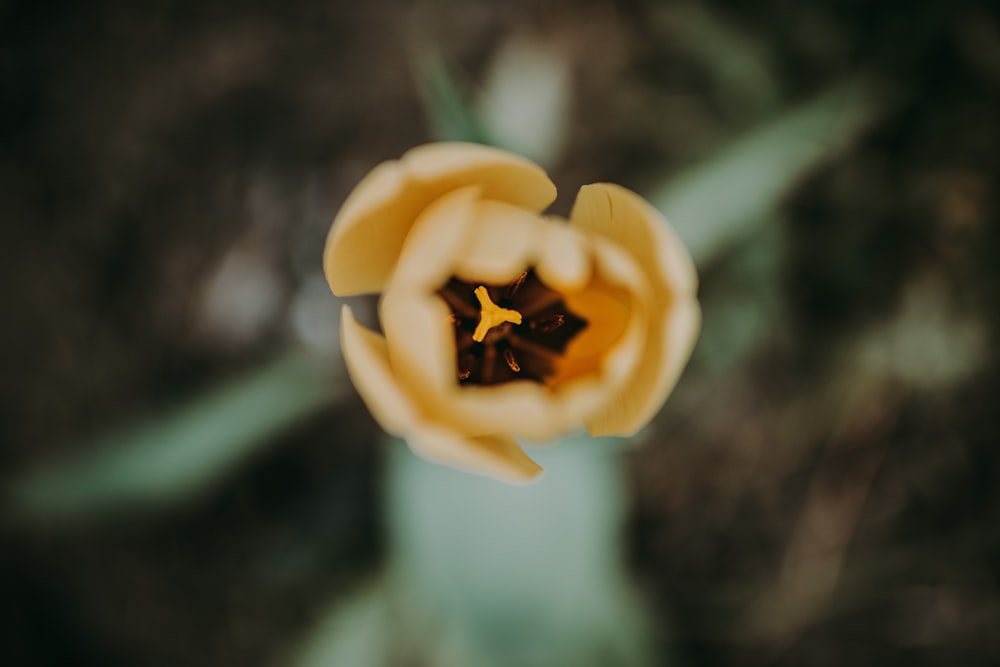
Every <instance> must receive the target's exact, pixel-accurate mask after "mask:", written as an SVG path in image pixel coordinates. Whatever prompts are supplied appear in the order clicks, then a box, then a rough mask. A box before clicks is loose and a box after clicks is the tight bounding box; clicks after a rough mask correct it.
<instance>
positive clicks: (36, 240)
mask: <svg viewBox="0 0 1000 667" xmlns="http://www.w3.org/2000/svg"><path fill="white" fill-rule="evenodd" d="M998 13H1000V12H998V11H997V9H996V6H995V3H991V2H987V1H986V0H982V1H976V0H965V1H959V2H953V3H947V4H946V3H939V2H931V1H927V2H906V3H903V2H860V1H859V2H829V3H819V2H811V3H809V2H807V3H802V2H788V1H777V0H766V1H761V2H754V3H739V2H726V1H723V0H714V1H711V2H706V3H698V4H693V3H667V2H665V3H657V2H652V1H648V2H643V1H635V2H628V1H621V2H580V3H571V2H559V1H553V2H540V3H532V2H504V3H499V2H498V3H488V2H458V1H450V0H441V1H433V2H422V3H412V2H375V3H360V2H355V3H347V2H325V3H321V2H304V1H292V2H285V3H277V2H243V3H232V4H230V5H228V6H227V5H223V4H220V3H183V2H173V3H168V2H150V3H134V2H124V1H122V2H116V1H112V0H96V1H91V2H77V3H72V2H62V3H37V2H17V1H6V2H0V203H2V209H0V216H2V226H0V229H2V237H0V239H2V242H0V267H2V281H0V290H2V293H0V295H2V302H3V305H4V308H3V309H4V312H5V313H6V316H5V317H4V325H3V327H2V328H0V332H2V334H0V336H2V338H0V340H2V343H3V346H2V349H3V357H4V362H3V376H4V382H3V383H2V389H3V392H4V393H3V397H2V401H0V410H2V415H0V423H2V424H3V448H2V450H0V481H2V482H4V484H5V485H11V488H13V486H15V485H16V484H17V482H18V480H20V479H22V478H23V477H24V476H26V475H29V474H31V473H33V471H37V470H43V469H46V467H48V466H54V465H58V464H59V462H61V461H64V460H69V459H72V458H73V457H77V456H81V455H83V454H86V452H87V451H89V450H90V449H91V448H94V447H95V445H94V444H93V443H95V442H98V443H99V442H101V440H102V438H104V434H105V433H107V432H109V431H111V430H114V429H117V428H119V427H120V426H121V425H122V424H142V423H145V422H146V421H149V420H155V419H156V418H157V416H158V415H160V414H162V413H163V412H164V411H165V410H168V409H172V408H173V407H175V406H177V405H181V404H187V402H189V401H190V400H197V398H194V399H192V398H191V397H197V396H200V395H202V393H203V392H204V391H206V390H207V389H208V388H211V387H213V386H216V385H217V384H219V383H220V382H227V381H232V379H233V378H240V377H244V374H246V373H250V372H253V369H255V368H258V367H260V366H261V365H262V364H265V363H266V362H268V361H269V360H271V359H273V358H275V357H277V356H280V355H281V354H282V353H283V351H284V350H287V349H289V348H296V347H301V346H303V345H308V344H311V342H313V341H312V338H310V336H314V335H315V326H313V328H311V329H310V328H309V327H306V326H305V325H303V324H302V321H303V320H302V318H303V317H305V316H304V315H303V312H308V311H309V308H310V305H315V307H316V308H326V309H330V308H332V307H333V306H331V304H332V303H333V301H332V299H333V297H332V296H329V295H328V294H327V293H325V292H324V291H323V289H324V288H322V276H321V268H320V258H321V253H322V244H323V241H324V238H325V235H326V232H327V229H328V227H329V222H330V220H331V219H332V217H333V215H334V214H335V213H336V210H337V208H338V207H339V205H340V203H341V202H342V200H343V198H344V197H345V196H346V194H347V192H348V191H349V190H350V188H351V187H352V186H353V185H354V184H355V183H356V182H357V181H358V180H359V179H360V178H361V176H363V175H364V173H366V172H367V171H368V170H369V169H370V168H371V167H372V166H374V165H375V164H376V163H377V162H379V161H381V160H384V159H389V158H393V157H396V156H398V155H400V154H401V153H403V152H404V151H405V150H406V149H407V148H409V147H411V146H414V145H417V144H420V143H423V142H425V141H429V140H432V139H433V138H434V137H435V134H434V131H433V130H432V124H431V122H430V121H431V119H432V117H433V106H434V104H435V101H434V100H435V98H434V95H433V92H432V93H428V86H427V85H426V84H425V83H424V82H423V81H424V80H423V79H422V77H423V76H425V75H423V74H421V72H422V70H421V67H420V65H419V63H420V56H419V54H421V53H423V52H424V51H425V50H427V49H433V50H434V52H435V53H437V54H439V55H440V58H441V60H442V62H444V63H446V65H447V67H448V70H449V71H450V72H451V75H452V77H453V81H454V84H455V87H456V88H457V90H458V91H459V93H460V95H461V96H463V97H464V98H465V99H473V98H474V97H475V95H476V94H477V91H478V90H479V89H480V88H481V86H482V85H483V81H484V79H485V77H486V73H487V70H488V67H489V64H490V62H491V58H492V56H493V54H494V53H495V52H496V51H497V49H499V48H500V46H501V45H502V44H504V43H505V42H506V40H508V39H509V38H511V37H512V36H525V35H527V36H528V38H531V39H535V40H537V41H540V42H542V43H552V44H558V45H559V46H560V48H561V49H562V50H561V53H563V54H564V56H565V58H566V59H567V62H568V67H569V71H570V72H571V82H572V91H573V97H572V103H571V105H570V107H569V115H568V118H567V119H566V127H565V131H566V136H567V142H566V147H565V149H564V150H563V151H562V152H561V154H560V155H559V159H558V161H557V162H556V164H555V165H554V167H553V169H552V175H553V179H554V180H555V182H556V183H557V185H559V186H560V191H561V192H563V193H572V192H573V191H575V188H576V187H578V186H579V185H580V184H582V183H586V182H592V181H596V180H612V181H615V182H619V183H622V184H625V185H627V186H629V187H631V188H634V189H637V190H639V191H650V190H654V189H656V188H657V187H658V186H659V185H660V184H661V183H662V182H665V181H669V180H670V179H671V178H673V177H675V176H677V175H680V174H683V173H685V170H686V169H688V168H689V167H690V166H691V165H693V164H696V163H699V162H700V161H701V160H702V158H704V157H705V156H707V155H712V154H713V153H714V152H716V151H718V150H720V149H722V148H724V147H725V146H726V145H727V144H728V143H729V142H730V141H731V140H732V139H733V138H735V137H738V136H741V135H743V134H744V133H745V132H748V131H751V130H752V129H753V128H754V127H756V126H757V125H758V124H759V123H761V122H764V121H767V120H769V119H773V118H778V117H780V116H781V113H782V112H783V111H784V110H785V109H788V108H792V107H794V106H795V105H796V104H798V103H800V102H803V101H805V100H808V99H811V98H812V97H813V96H814V95H817V94H819V93H821V92H822V91H824V90H826V89H827V88H828V86H830V85H832V84H834V83H836V82H837V81H841V80H843V79H844V78H845V77H852V76H856V75H864V76H871V77H875V78H877V79H878V80H879V81H881V82H882V85H883V88H884V89H885V90H886V91H890V92H891V94H890V95H888V97H889V98H891V102H887V103H886V104H885V107H884V110H883V112H882V113H880V114H879V116H878V118H877V120H876V121H874V122H873V123H872V124H871V126H870V127H869V128H867V129H866V130H865V131H864V132H863V133H862V134H861V136H860V137H858V139H857V140H856V141H854V142H853V143H852V144H851V146H850V148H849V149H848V150H846V151H843V152H840V153H839V154H837V155H836V156H835V157H834V158H832V159H829V160H824V161H823V162H822V164H819V165H817V166H815V167H814V168H811V169H810V170H808V172H805V173H803V174H801V175H800V178H798V179H797V181H796V186H795V187H794V188H793V189H792V190H791V191H790V192H789V193H787V195H786V196H784V197H783V198H782V199H781V201H780V202H778V206H777V207H776V208H775V209H774V211H773V215H772V216H771V221H770V222H768V223H767V226H766V227H765V229H767V230H769V231H767V232H760V231H759V229H760V228H754V229H757V230H758V231H755V232H749V233H748V234H747V235H746V236H744V237H740V238H735V239H733V241H732V243H730V244H728V245H727V246H726V249H725V250H724V251H722V252H720V253H717V254H715V255H713V256H712V257H710V258H707V259H705V260H704V261H703V260H702V258H698V259H699V269H700V272H701V278H702V288H701V299H702V302H703V304H704V307H705V315H706V316H705V334H704V338H703V345H702V346H701V347H700V348H699V351H698V352H697V353H696V356H695V359H694V360H693V362H692V365H691V366H690V367H689V369H688V371H687V373H686V374H685V377H684V378H683V379H682V381H681V384H680V386H679V388H678V390H677V392H676V394H675V397H674V398H673V399H672V401H671V402H670V403H669V404H668V406H667V407H666V408H665V410H664V412H663V413H662V414H661V416H660V417H659V418H658V419H657V421H656V422H655V423H654V427H653V428H652V429H651V430H649V431H646V432H644V434H643V435H642V437H641V443H639V444H640V446H638V447H636V448H633V449H630V450H629V451H628V453H627V454H626V479H627V485H628V497H627V502H628V517H627V521H626V531H625V535H624V537H623V540H624V549H625V553H626V558H627V565H628V570H629V573H630V575H631V576H632V577H633V579H634V580H635V581H636V582H638V585H639V587H640V588H641V590H643V591H644V592H645V593H646V594H647V595H648V597H649V600H650V604H651V609H652V617H653V624H654V627H655V626H657V624H661V623H662V624H664V625H666V624H668V623H669V625H670V627H671V630H670V632H669V633H663V634H662V635H657V641H658V642H660V643H661V644H662V647H661V648H662V650H663V652H664V654H669V655H671V656H673V660H674V661H675V662H676V663H677V664H683V665H742V664H754V665H757V664H759V665H764V664H782V665H845V664H850V665H868V664H870V665H884V664H906V665H979V664H983V665H985V664H996V662H997V661H1000V639H998V636H1000V596H998V592H997V586H998V577H1000V530H998V528H1000V497H998V490H997V489H998V485H997V481H998V479H1000V455H998V453H997V446H998V442H997V434H998V417H997V406H998V403H1000V391H998V390H1000V367H998V356H997V350H998V348H997V340H998V325H1000V321H998V312H1000V309H998V307H997V305H998V304H1000V272H998V271H997V269H996V263H997V261H998V260H1000V229H998V227H997V225H996V217H997V206H998V197H997V193H998V192H1000V187H998V185H1000V184H998V178H1000V164H998V163H1000V136H998V134H1000V122H998V119H1000V18H998ZM720 34H721V35H723V37H724V39H723V42H724V44H722V45H719V42H718V36H719V35H720ZM723 47H725V48H723ZM725 49H731V51H726V50H725ZM753 57H756V58H758V60H755V61H752V58H753ZM751 61H752V62H751ZM747 63H749V64H751V65H753V64H754V63H756V65H759V67H757V69H753V68H751V70H741V69H739V67H738V66H739V65H740V64H747ZM756 65H755V66H756ZM729 66H735V67H736V69H735V70H733V71H730V70H729V69H727V67H729ZM746 71H750V72H751V74H753V76H750V75H749V74H746ZM725 196H726V193H725V192H720V193H719V197H723V198H724V197H725ZM570 201H571V199H570V198H569V195H566V194H564V195H563V196H562V197H561V198H560V201H559V202H558V203H557V205H556V209H557V210H559V211H561V212H565V211H566V210H568V205H569V202H570ZM761 239H764V240H761ZM760 257H764V259H760ZM762 266H763V268H761V267H762ZM317 285H319V286H320V288H319V289H318V291H317ZM334 311H335V308H334ZM762 313H763V315H762ZM306 319H307V320H308V318H306ZM334 326H335V325H334ZM748 330H749V331H750V332H751V334H748V335H750V341H749V342H747V341H745V340H744V339H743V338H739V337H738V338H737V339H736V340H732V341H731V340H730V339H729V338H727V336H735V335H737V334H738V333H740V332H746V331H748ZM310 332H312V333H310ZM327 342H329V341H327ZM342 393H343V395H341V396H340V397H339V398H338V399H337V400H331V401H329V402H328V403H327V404H326V405H324V407H322V408H320V409H317V410H312V411H309V412H308V414H307V415H305V416H303V417H302V418H300V419H295V420H292V423H291V424H290V425H289V426H288V427H287V428H284V429H282V430H281V431H280V432H279V433H277V434H274V435H271V436H269V437H268V439H267V440H268V442H267V444H266V446H262V447H258V448H255V449H254V450H253V451H252V453H248V454H247V455H246V456H244V457H242V458H241V459H240V461H239V463H238V465H236V466H235V467H233V468H232V469H231V470H229V471H228V472H227V473H226V474H225V475H220V476H219V478H218V479H217V481H215V482H214V483H213V484H211V485H209V486H207V487H205V488H201V489H199V490H198V491H197V492H196V493H190V494H186V495H184V496H183V498H182V499H181V500H178V501H176V502H171V503H168V504H165V505H163V506H158V507H156V508H155V509H150V510H148V511H146V510H141V511H140V510H138V509H137V510H136V511H135V512H125V513H118V514H116V515H115V516H114V518H111V519H104V518H95V517H91V516H89V515H86V513H84V516H83V517H82V518H79V519H74V520H73V521H69V522H67V521H56V520H53V519H51V518H48V517H46V516H44V515H40V516H36V515H32V516H31V517H29V518H25V517H24V516H23V515H22V513H20V512H19V511H18V510H17V509H16V507H17V503H16V502H15V501H13V500H10V501H9V502H7V503H6V506H7V507H8V509H9V511H7V512H5V513H4V517H5V518H4V519H3V523H2V524H0V662H2V663H3V664H5V665H102V666H105V665H192V666H195V665H263V664H271V662H270V661H271V659H272V657H273V656H274V655H276V654H279V653H281V652H282V651H283V650H284V649H285V648H287V647H288V646H291V645H293V644H294V643H295V641H296V639H297V637H298V636H299V634H300V633H301V631H302V627H303V626H304V625H305V624H307V623H308V622H309V621H310V620H311V619H313V618H314V617H315V616H316V614H317V613H318V611H317V610H318V609H320V608H321V607H322V606H324V605H326V604H328V603H329V601H330V600H331V599H332V600H336V599H338V597H339V596H343V595H347V594H348V593H349V592H350V591H351V590H352V589H353V588H354V587H355V586H356V585H357V584H358V582H360V581H363V580H365V578H367V577H369V576H371V575H372V574H373V573H375V572H377V571H378V570H379V569H380V568H381V567H382V564H383V563H384V562H385V559H386V549H387V547H386V544H385V540H384V527H383V520H382V514H381V511H382V500H381V499H382V497H383V496H382V493H383V476H382V468H383V459H384V449H383V446H382V444H381V443H382V442H383V440H382V437H381V435H380V431H379V430H378V427H377V426H376V425H375V424H374V422H373V421H372V420H371V419H370V418H369V417H368V414H367V411H366V410H365V409H364V408H363V406H362V404H361V402H360V400H359V399H358V398H357V397H356V395H355V394H354V393H353V391H350V390H347V391H344V392H342ZM10 497H11V498H13V495H11V496H10ZM289 554H292V555H296V554H297V555H298V556H295V557H294V558H293V557H292V556H289ZM299 556H301V557H299ZM293 561H294V563H293V564H291V565H290V564H289V563H290V562H293ZM831 572H832V573H833V574H831ZM386 641H390V642H391V641H392V637H387V639H386ZM414 664H423V663H414Z"/></svg>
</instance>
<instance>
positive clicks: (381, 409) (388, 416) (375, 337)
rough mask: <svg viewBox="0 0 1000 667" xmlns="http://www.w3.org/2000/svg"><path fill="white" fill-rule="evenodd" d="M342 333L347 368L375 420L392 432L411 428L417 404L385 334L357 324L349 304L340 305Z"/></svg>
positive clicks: (402, 431)
mask: <svg viewBox="0 0 1000 667" xmlns="http://www.w3.org/2000/svg"><path fill="white" fill-rule="evenodd" d="M340 337H341V345H342V346H343V349H344V363H345V365H346V366H347V372H348V374H349V375H350V376H351V380H352V381H353V382H354V386H355V388H357V390H358V393H359V394H360V395H361V398H362V399H364V401H365V405H367V406H368V410H369V411H371V413H372V416H373V417H374V418H375V421H377V422H378V423H379V424H381V425H382V428H384V429H385V430H386V431H387V432H389V433H391V434H392V435H403V434H405V433H406V432H408V431H410V430H412V429H413V425H414V424H415V423H416V422H417V420H418V419H419V417H418V412H417V407H416V404H415V402H414V401H413V399H412V398H411V397H410V396H407V395H406V394H405V393H403V391H402V389H401V388H400V386H399V382H398V381H397V380H396V377H395V375H394V374H393V371H392V365H391V364H390V363H389V351H388V348H387V347H386V342H385V338H384V337H383V336H381V335H380V334H378V333H375V332H374V331H371V330H369V329H366V328H364V327H363V326H361V325H360V324H358V321H357V320H356V319H354V313H352V312H351V309H350V307H349V306H344V307H343V308H342V309H341V316H340Z"/></svg>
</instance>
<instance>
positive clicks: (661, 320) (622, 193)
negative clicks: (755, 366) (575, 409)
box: [570, 183, 701, 435]
mask: <svg viewBox="0 0 1000 667" xmlns="http://www.w3.org/2000/svg"><path fill="white" fill-rule="evenodd" d="M570 222H571V224H573V225H577V226H579V227H581V228H584V229H589V230H592V231H593V232H595V233H597V234H600V235H601V236H604V237H605V238H607V239H609V240H610V241H612V242H614V243H616V244H618V245H619V246H621V247H623V248H624V249H625V250H626V251H627V252H628V253H629V254H631V255H632V256H633V257H634V258H635V259H636V261H637V262H638V263H639V265H640V266H641V267H642V269H643V271H644V272H645V273H646V275H647V277H648V280H649V282H650V284H651V285H652V287H653V290H654V294H653V297H654V302H655V304H656V307H657V308H658V313H654V314H653V316H652V317H651V320H650V323H649V332H648V337H647V340H646V344H645V349H644V351H643V355H642V359H643V363H642V364H640V365H639V366H638V367H637V369H636V373H635V375H634V376H633V377H632V379H631V381H629V382H628V383H627V384H626V386H625V389H624V390H623V391H622V392H621V394H620V395H619V396H618V397H617V398H616V399H615V400H614V401H612V402H611V403H609V404H608V407H607V409H606V410H604V411H603V412H601V413H599V414H596V415H593V416H590V417H588V419H587V420H586V425H587V430H588V431H589V432H590V433H591V434H593V435H610V434H621V435H627V434H631V433H634V432H635V431H637V430H638V429H639V428H641V427H642V426H644V425H645V424H646V423H647V422H648V421H649V420H650V419H652V417H653V416H654V415H655V414H656V412H657V411H658V410H659V409H660V407H661V406H662V405H663V402H664V401H665V400H666V398H667V396H668V395H669V394H670V392H671V390H672V389H673V387H674V385H675V384H676V382H677V379H678V378H679V377H680V374H681V371H682V370H683V368H684V364H685V363H686V361H687V359H688V357H689V356H690V354H691V349H692V348H693V347H694V343H695V340H696V338H697V334H698V329H699V326H700V319H701V316H700V311H699V309H698V305H697V301H696V297H695V294H696V290H697V285H698V280H697V274H696V273H695V270H694V264H693V262H692V261H691V258H690V256H689V255H688V253H687V250H686V249H685V248H684V246H683V244H681V242H680V240H679V239H678V238H677V236H676V234H675V233H674V232H673V230H672V229H671V228H670V227H669V226H668V224H667V222H666V220H664V219H663V216H661V215H660V214H659V212H658V211H657V210H656V209H654V208H653V207H652V206H650V205H649V204H648V203H647V202H646V201H645V200H643V199H642V198H641V197H639V196H638V195H636V194H635V193H633V192H631V191H629V190H626V189H625V188H622V187H620V186H617V185H612V184H609V183H595V184H593V185H587V186H584V187H583V188H581V189H580V192H579V194H578V195H577V199H576V203H575V204H574V206H573V213H572V216H571V217H570Z"/></svg>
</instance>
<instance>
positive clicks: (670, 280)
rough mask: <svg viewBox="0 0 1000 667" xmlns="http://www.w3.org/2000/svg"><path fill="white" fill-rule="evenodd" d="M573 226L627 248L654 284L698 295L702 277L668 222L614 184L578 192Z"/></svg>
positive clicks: (599, 185) (629, 191) (637, 198)
mask: <svg viewBox="0 0 1000 667" xmlns="http://www.w3.org/2000/svg"><path fill="white" fill-rule="evenodd" d="M570 224H572V225H575V226H578V227H582V228H584V229H589V230H591V231H593V232H596V233H597V234H600V235H601V236H603V237H605V238H607V239H609V240H611V241H613V242H615V243H617V244H618V245H620V246H621V247H623V248H625V250H626V251H628V253H629V254H630V255H632V256H633V257H635V258H636V260H637V261H638V262H639V264H640V265H641V266H642V268H643V270H644V271H645V272H646V273H647V274H648V275H649V277H650V279H651V280H653V279H654V278H655V277H657V276H660V277H661V278H660V279H659V280H656V281H655V282H658V283H659V284H661V285H667V286H669V291H671V292H672V293H674V294H676V295H678V296H680V295H684V296H691V297H693V296H694V295H695V292H697V289H698V274H697V272H695V269H694V262H692V261H691V255H689V254H688V251H687V248H685V247H684V244H683V243H682V242H681V240H680V238H679V237H678V236H677V233H676V232H675V231H674V229H673V227H671V226H670V223H668V222H667V221H666V219H665V218H664V217H663V216H662V215H661V214H660V212H659V211H657V210H656V209H655V208H653V206H652V205H651V204H649V202H647V201H646V200H645V199H643V198H642V197H640V196H639V195H637V194H635V193H634V192H632V191H631V190H627V189H626V188H623V187H621V186H620V185H615V184H613V183H592V184H591V185H585V186H583V187H582V188H580V192H579V193H578V194H577V196H576V202H574V204H573V212H572V214H571V215H570Z"/></svg>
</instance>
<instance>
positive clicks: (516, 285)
mask: <svg viewBox="0 0 1000 667" xmlns="http://www.w3.org/2000/svg"><path fill="white" fill-rule="evenodd" d="M527 278H528V272H527V271H522V272H521V273H520V274H518V276H517V278H514V282H512V283H511V284H510V285H508V286H507V293H506V297H507V298H508V299H513V298H514V295H515V294H517V291H518V290H519V289H521V285H523V284H524V281H525V280H527Z"/></svg>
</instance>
